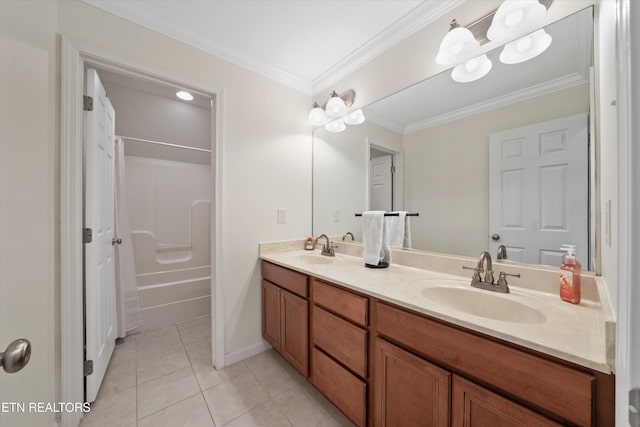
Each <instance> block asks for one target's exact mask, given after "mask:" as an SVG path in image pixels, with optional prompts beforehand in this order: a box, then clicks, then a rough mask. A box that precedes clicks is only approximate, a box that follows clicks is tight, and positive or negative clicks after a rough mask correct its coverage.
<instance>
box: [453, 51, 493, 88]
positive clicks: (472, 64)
mask: <svg viewBox="0 0 640 427" xmlns="http://www.w3.org/2000/svg"><path fill="white" fill-rule="evenodd" d="M492 66H493V63H492V62H491V60H490V59H489V58H487V55H480V56H476V57H475V58H471V59H469V60H467V61H465V62H463V63H462V64H460V65H458V66H456V67H455V68H454V69H453V71H451V78H452V79H453V80H455V81H457V82H460V83H468V82H472V81H475V80H478V79H481V78H482V77H484V76H486V75H487V74H488V73H489V71H491V67H492Z"/></svg>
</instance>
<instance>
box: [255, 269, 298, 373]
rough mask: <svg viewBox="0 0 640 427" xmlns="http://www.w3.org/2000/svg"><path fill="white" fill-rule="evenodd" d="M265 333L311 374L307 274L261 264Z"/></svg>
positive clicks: (276, 348)
mask: <svg viewBox="0 0 640 427" xmlns="http://www.w3.org/2000/svg"><path fill="white" fill-rule="evenodd" d="M262 277H263V280H262V336H263V338H264V339H265V340H266V341H267V342H268V343H269V344H271V345H272V346H273V348H274V349H275V350H276V351H277V352H278V353H280V354H281V355H282V357H284V358H285V359H286V360H287V361H288V362H289V363H290V364H291V365H292V366H293V367H294V368H295V369H296V370H297V371H298V372H300V373H301V374H302V375H304V376H305V377H308V376H309V301H308V295H309V289H308V278H307V276H305V275H304V274H300V273H297V272H295V271H291V270H288V269H286V268H283V267H280V266H277V265H274V264H270V263H266V262H263V263H262Z"/></svg>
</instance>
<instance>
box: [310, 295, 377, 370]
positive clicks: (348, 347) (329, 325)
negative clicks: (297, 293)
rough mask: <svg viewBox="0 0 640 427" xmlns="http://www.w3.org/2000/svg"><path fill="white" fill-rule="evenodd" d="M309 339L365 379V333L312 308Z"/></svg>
mask: <svg viewBox="0 0 640 427" xmlns="http://www.w3.org/2000/svg"><path fill="white" fill-rule="evenodd" d="M311 339H312V342H313V344H314V345H317V346H318V347H320V348H321V349H322V350H324V351H325V352H327V353H329V354H330V355H331V356H333V357H334V358H335V359H336V360H338V361H339V362H341V363H343V364H344V365H345V366H346V367H348V368H349V369H351V370H352V371H353V372H355V373H356V374H358V375H360V376H361V377H362V378H366V377H367V331H366V330H364V329H362V328H359V327H357V326H355V325H353V324H351V323H349V322H347V321H346V320H342V319H341V318H339V317H338V316H335V315H333V314H331V313H329V312H328V311H326V310H323V309H321V308H320V307H317V306H313V321H312V326H311Z"/></svg>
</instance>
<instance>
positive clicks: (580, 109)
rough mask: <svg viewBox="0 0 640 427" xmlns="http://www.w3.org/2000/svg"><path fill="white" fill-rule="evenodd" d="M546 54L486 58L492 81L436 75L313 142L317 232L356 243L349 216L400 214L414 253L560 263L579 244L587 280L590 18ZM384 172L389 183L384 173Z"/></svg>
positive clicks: (568, 26) (556, 33)
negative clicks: (503, 254) (501, 255)
mask: <svg viewBox="0 0 640 427" xmlns="http://www.w3.org/2000/svg"><path fill="white" fill-rule="evenodd" d="M545 30H546V31H547V33H548V34H550V35H551V36H552V38H553V42H552V44H551V46H550V47H549V48H548V49H547V50H546V51H545V52H544V53H542V54H541V55H539V56H537V57H535V58H533V59H531V60H529V61H526V62H523V63H519V64H512V65H505V64H503V63H501V62H500V60H499V55H500V52H501V51H502V48H497V49H494V50H493V51H491V52H489V53H488V57H489V59H490V60H491V61H492V63H493V68H492V69H491V71H490V72H489V73H488V74H487V75H486V76H485V77H483V78H481V79H480V80H477V81H474V82H470V83H458V82H455V81H453V80H452V78H451V72H450V71H447V72H443V73H441V74H439V75H436V76H434V77H432V78H430V79H427V80H424V81H422V82H420V83H418V84H416V85H414V86H411V87H409V88H406V89H404V90H402V91H400V92H397V93H395V94H393V95H391V96H389V97H387V98H384V99H381V100H379V101H378V102H375V103H373V104H371V105H369V106H367V107H365V108H364V109H363V112H364V114H365V117H366V118H367V120H366V122H365V123H363V124H361V125H358V126H348V127H347V129H346V130H345V131H343V132H341V133H331V132H328V131H327V130H325V129H324V128H318V129H316V130H314V133H313V233H314V234H320V233H325V234H328V235H332V236H341V235H343V234H345V233H346V232H348V231H351V232H352V233H353V234H354V235H355V237H356V238H355V240H356V241H358V240H361V236H362V223H361V218H360V217H355V213H359V212H362V211H366V210H378V209H380V210H387V211H391V210H407V211H410V212H417V213H419V216H418V217H416V218H411V234H412V248H413V249H415V250H423V251H431V252H441V253H449V254H456V255H465V256H478V254H480V252H482V251H485V250H488V251H490V253H491V254H492V255H493V256H495V254H496V249H497V247H498V245H501V244H502V245H504V246H506V247H507V254H508V259H509V260H510V261H515V262H525V263H530V264H545V265H554V266H557V265H560V264H561V262H562V254H563V252H562V251H561V250H560V246H561V245H562V244H575V245H576V246H577V248H578V258H579V260H580V262H581V263H582V265H583V269H585V270H586V269H590V270H593V265H592V264H593V262H590V259H591V257H592V255H593V254H592V252H593V251H594V249H593V248H594V247H595V246H594V241H593V232H592V230H593V229H595V226H594V224H593V222H594V215H593V212H594V208H593V206H594V205H595V204H594V202H593V194H594V187H595V181H594V180H593V178H592V177H593V176H594V172H593V164H594V159H595V156H596V154H597V153H596V152H595V150H594V145H595V144H593V143H592V142H591V139H592V135H593V132H591V131H590V126H591V125H590V124H591V123H592V122H593V117H592V116H591V115H592V114H593V112H592V108H591V106H592V105H593V93H594V91H593V87H592V84H591V83H590V82H591V80H592V79H591V78H590V75H591V70H592V64H593V8H592V7H590V8H587V9H584V10H582V11H580V12H578V13H576V14H574V15H571V16H568V17H566V18H564V19H562V20H560V21H558V22H555V23H553V24H551V25H549V26H547V27H546V28H545ZM387 171H388V173H387Z"/></svg>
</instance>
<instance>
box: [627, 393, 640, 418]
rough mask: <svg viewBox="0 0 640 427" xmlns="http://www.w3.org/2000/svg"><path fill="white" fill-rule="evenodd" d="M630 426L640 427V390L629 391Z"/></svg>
mask: <svg viewBox="0 0 640 427" xmlns="http://www.w3.org/2000/svg"><path fill="white" fill-rule="evenodd" d="M629 425H630V426H631V427H640V388H634V389H631V390H629Z"/></svg>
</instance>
